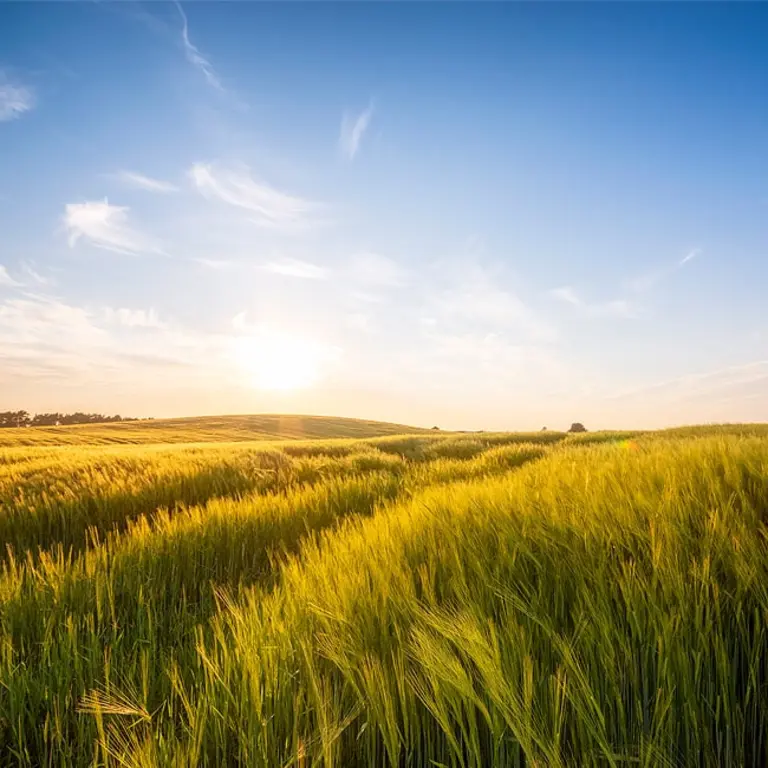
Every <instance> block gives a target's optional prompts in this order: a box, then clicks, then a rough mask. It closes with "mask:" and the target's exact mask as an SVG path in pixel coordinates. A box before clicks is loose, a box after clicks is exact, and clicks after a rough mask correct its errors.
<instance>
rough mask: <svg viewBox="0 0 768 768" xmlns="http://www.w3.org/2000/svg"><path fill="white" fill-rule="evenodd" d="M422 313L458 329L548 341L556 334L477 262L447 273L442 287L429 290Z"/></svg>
mask: <svg viewBox="0 0 768 768" xmlns="http://www.w3.org/2000/svg"><path fill="white" fill-rule="evenodd" d="M425 304H426V305H425V307H424V308H423V312H422V315H424V316H427V317H430V318H433V319H434V320H435V321H436V323H437V324H439V325H440V326H448V327H453V328H454V329H460V332H462V333H464V332H469V331H470V330H471V331H472V332H481V331H490V332H498V331H501V330H504V331H514V332H515V333H516V334H518V335H522V336H524V337H526V338H531V339H536V340H538V341H544V342H551V341H554V339H555V338H556V336H557V333H556V331H555V329H554V328H552V326H550V325H549V323H547V322H546V321H544V320H543V319H542V318H541V317H540V316H539V315H538V314H537V313H536V312H535V311H534V310H533V309H532V308H531V307H529V306H528V305H527V304H526V303H525V302H524V301H523V300H522V299H521V298H520V297H519V296H517V295H516V294H515V293H513V292H512V291H510V290H507V289H505V288H502V287H500V286H499V285H498V281H497V280H495V279H494V278H493V276H492V275H491V274H490V273H489V272H488V271H487V270H486V269H484V268H483V267H481V266H480V265H478V264H474V265H470V266H468V267H464V268H463V269H461V270H460V271H459V272H457V273H455V274H453V275H452V277H451V282H450V284H449V285H448V286H447V287H443V288H442V290H437V291H430V292H429V293H428V295H427V297H426V302H425Z"/></svg>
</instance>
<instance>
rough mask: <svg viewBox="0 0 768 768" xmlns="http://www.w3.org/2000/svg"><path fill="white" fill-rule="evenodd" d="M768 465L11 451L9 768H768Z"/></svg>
mask: <svg viewBox="0 0 768 768" xmlns="http://www.w3.org/2000/svg"><path fill="white" fill-rule="evenodd" d="M120 426H122V425H114V427H113V428H118V427H120ZM206 428H211V427H210V424H209V426H208V427H206ZM220 428H221V429H222V430H223V431H224V432H225V433H226V434H228V435H230V436H231V429H233V428H234V427H233V425H232V424H231V423H227V424H223V423H222V425H221V427H220ZM74 429H77V428H72V430H74ZM92 429H95V428H92ZM165 429H167V427H164V428H162V429H161V430H160V431H159V432H158V433H157V434H160V435H163V434H165V432H164V430H165ZM11 431H12V430H7V432H11ZM19 431H21V430H19ZM29 431H31V430H26V432H29ZM198 434H199V433H198ZM767 438H768V430H766V429H761V428H760V427H758V426H747V427H741V428H735V427H727V428H718V429H713V430H711V431H709V432H707V431H706V430H699V431H696V430H688V431H680V430H677V431H667V432H662V433H648V434H640V433H599V432H598V433H587V434H583V435H569V436H567V437H566V436H565V435H564V434H562V433H556V432H544V433H538V432H537V433H534V434H528V435H515V434H489V433H472V434H466V435H456V434H451V433H445V434H443V433H438V434H435V433H431V432H423V433H420V434H412V435H399V436H394V435H393V436H391V437H378V438H375V439H371V437H370V436H369V435H364V436H363V439H361V440H353V439H346V440H336V441H325V442H321V441H313V442H298V441H297V442H291V443H286V442H281V443H277V442H272V443H269V442H259V443H253V442H251V443H248V442H237V443H217V444H207V445H203V444H198V445H189V444H186V445H175V446H172V445H124V446H121V445H114V446H103V447H88V446H73V447H45V446H39V447H7V448H5V449H0V541H1V542H2V544H3V545H8V548H7V549H6V548H5V546H4V547H3V548H4V549H5V553H4V560H3V561H2V572H1V573H0V766H3V767H5V766H30V767H31V766H40V765H58V766H104V765H110V766H112V765H114V766H158V767H159V766H170V765H177V766H193V765H194V766H199V765H207V766H220V765H242V766H264V767H265V768H266V767H267V766H269V767H270V768H272V766H289V765H291V766H304V767H305V768H308V767H309V766H328V767H330V766H355V765H358V766H430V765H431V766H462V768H469V766H478V767H479V766H624V765H643V766H689V765H701V766H720V765H734V766H736V765H739V766H741V765H744V766H762V765H764V764H766V762H767V761H768V741H767V740H766V734H768V629H766V627H768V622H767V621H766V619H768V587H766V585H768V544H767V542H768V537H766V533H768V531H766V514H767V511H768V506H766V505H767V504H768V439H767ZM238 439H240V438H238Z"/></svg>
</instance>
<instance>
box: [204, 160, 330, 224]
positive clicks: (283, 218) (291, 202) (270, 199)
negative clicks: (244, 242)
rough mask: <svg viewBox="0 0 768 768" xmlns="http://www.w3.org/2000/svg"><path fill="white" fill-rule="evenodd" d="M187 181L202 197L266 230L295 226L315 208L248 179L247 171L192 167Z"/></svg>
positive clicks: (305, 201) (214, 167) (207, 166)
mask: <svg viewBox="0 0 768 768" xmlns="http://www.w3.org/2000/svg"><path fill="white" fill-rule="evenodd" d="M189 177H190V179H191V180H192V182H193V183H194V185H195V187H196V188H197V190H198V192H200V194H201V195H203V197H205V198H207V199H216V200H220V201H222V202H224V203H228V204H229V205H233V206H235V207H237V208H242V209H244V210H246V211H250V212H251V213H253V214H255V218H254V221H255V222H256V223H258V224H262V225H268V226H285V225H296V224H298V223H300V222H302V220H303V219H304V218H305V216H306V215H307V214H308V213H309V212H310V211H311V210H312V209H313V208H315V207H316V206H315V205H314V204H313V203H310V202H309V201H307V200H303V199H302V198H300V197H295V196H293V195H288V194H286V193H284V192H279V191H278V190H276V189H274V188H273V187H270V186H269V185H268V184H265V183H264V182H259V181H256V180H254V179H253V178H251V176H250V174H249V173H248V171H247V170H245V171H235V170H232V169H226V168H217V167H216V166H214V165H211V164H206V163H195V164H194V165H193V166H192V168H190V170H189Z"/></svg>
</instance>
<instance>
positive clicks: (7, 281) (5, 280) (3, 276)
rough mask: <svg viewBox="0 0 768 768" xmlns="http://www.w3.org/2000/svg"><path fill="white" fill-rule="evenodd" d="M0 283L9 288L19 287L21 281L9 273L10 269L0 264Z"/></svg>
mask: <svg viewBox="0 0 768 768" xmlns="http://www.w3.org/2000/svg"><path fill="white" fill-rule="evenodd" d="M0 285H5V286H7V287H9V288H18V287H19V286H21V283H19V282H17V281H16V280H14V279H13V278H12V277H11V276H10V275H9V274H8V270H7V269H6V268H5V267H4V266H3V265H2V264H0Z"/></svg>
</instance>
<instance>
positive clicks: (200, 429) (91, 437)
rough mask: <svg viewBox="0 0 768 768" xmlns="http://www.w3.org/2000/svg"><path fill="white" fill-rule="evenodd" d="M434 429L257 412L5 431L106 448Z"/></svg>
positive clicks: (19, 442)
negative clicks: (241, 414)
mask: <svg viewBox="0 0 768 768" xmlns="http://www.w3.org/2000/svg"><path fill="white" fill-rule="evenodd" d="M429 431H430V430H428V429H422V428H420V427H410V426H407V425H405V424H392V423H389V422H386V421H368V420H364V419H349V418H343V417H340V416H302V415H295V414H253V415H243V416H193V417H187V418H179V419H147V420H142V421H122V422H114V423H109V424H71V425H67V426H60V427H29V428H23V427H22V428H14V427H10V428H6V429H0V448H2V447H3V446H7V447H12V446H35V445H39V446H44V445H107V444H110V443H139V444H141V443H205V442H235V441H238V442H239V441H244V440H309V439H324V440H328V439H331V438H357V439H361V438H370V437H382V436H384V435H405V434H423V433H428V432H429Z"/></svg>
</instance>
